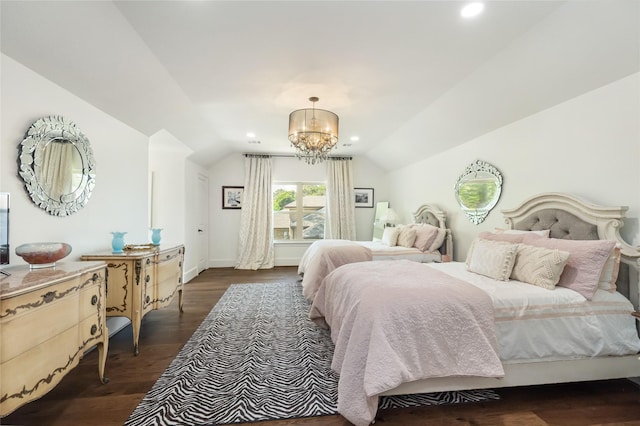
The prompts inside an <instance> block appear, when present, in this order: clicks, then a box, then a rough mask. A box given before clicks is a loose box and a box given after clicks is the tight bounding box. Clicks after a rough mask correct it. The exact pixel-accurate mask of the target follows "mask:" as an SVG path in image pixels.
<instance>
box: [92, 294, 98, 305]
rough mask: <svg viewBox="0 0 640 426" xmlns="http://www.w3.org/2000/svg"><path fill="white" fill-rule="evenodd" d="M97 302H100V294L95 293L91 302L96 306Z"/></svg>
mask: <svg viewBox="0 0 640 426" xmlns="http://www.w3.org/2000/svg"><path fill="white" fill-rule="evenodd" d="M96 303H98V296H96V295H95V294H94V295H93V296H91V304H92V305H94V306H95V305H96Z"/></svg>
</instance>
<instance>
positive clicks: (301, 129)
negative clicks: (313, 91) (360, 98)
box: [289, 96, 338, 164]
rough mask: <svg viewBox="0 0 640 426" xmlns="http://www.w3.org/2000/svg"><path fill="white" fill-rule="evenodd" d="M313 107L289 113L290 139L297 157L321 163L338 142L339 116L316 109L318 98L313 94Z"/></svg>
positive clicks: (312, 162) (310, 162) (309, 161)
mask: <svg viewBox="0 0 640 426" xmlns="http://www.w3.org/2000/svg"><path fill="white" fill-rule="evenodd" d="M309 100H310V101H311V102H312V103H313V105H312V107H311V108H305V109H299V110H296V111H293V112H292V113H291V114H289V140H290V141H291V145H292V146H293V147H294V148H295V149H296V157H298V159H302V158H304V160H305V161H306V162H307V164H316V163H321V162H322V161H324V160H326V159H327V156H328V155H329V152H330V151H331V150H332V149H333V147H334V146H336V144H337V143H338V116H337V115H336V114H334V113H332V112H331V111H326V110H324V109H316V108H315V104H316V102H318V98H317V97H315V96H312V97H310V98H309Z"/></svg>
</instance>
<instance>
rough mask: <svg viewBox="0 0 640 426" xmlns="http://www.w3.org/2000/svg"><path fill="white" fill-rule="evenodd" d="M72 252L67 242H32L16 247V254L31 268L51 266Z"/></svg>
mask: <svg viewBox="0 0 640 426" xmlns="http://www.w3.org/2000/svg"><path fill="white" fill-rule="evenodd" d="M69 253H71V246H70V245H69V244H67V243H30V244H22V245H21V246H18V247H16V254H17V255H18V256H20V257H21V258H23V259H24V261H25V262H27V263H28V264H29V266H30V268H31V269H35V268H50V267H53V266H56V262H57V261H58V260H60V259H64V258H65V257H67V256H68V255H69Z"/></svg>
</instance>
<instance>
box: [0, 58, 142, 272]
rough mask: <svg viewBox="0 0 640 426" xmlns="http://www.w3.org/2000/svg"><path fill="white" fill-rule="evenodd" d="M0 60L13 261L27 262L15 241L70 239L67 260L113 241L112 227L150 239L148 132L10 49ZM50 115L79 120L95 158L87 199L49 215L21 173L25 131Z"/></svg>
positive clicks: (3, 178)
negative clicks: (29, 66)
mask: <svg viewBox="0 0 640 426" xmlns="http://www.w3.org/2000/svg"><path fill="white" fill-rule="evenodd" d="M1 68H2V74H1V76H0V79H1V83H0V88H1V91H0V103H1V105H2V117H1V120H0V122H1V124H2V125H1V129H0V140H1V148H0V152H1V154H0V191H1V192H9V193H10V194H11V213H10V214H11V218H10V220H11V224H10V231H9V238H10V244H11V252H12V254H11V263H12V264H16V265H17V264H24V261H23V260H22V259H21V258H19V257H18V256H16V255H15V252H14V249H15V247H17V246H18V245H20V244H23V243H29V242H38V241H63V242H67V243H69V244H71V246H72V247H73V252H72V253H71V255H70V256H69V257H68V258H67V259H69V260H77V259H78V258H79V257H80V256H81V255H82V254H84V253H89V252H93V251H96V250H103V249H110V248H111V234H110V232H111V231H126V232H128V234H127V235H126V239H125V242H127V243H141V242H147V241H148V238H149V235H148V204H147V200H148V194H147V191H148V182H147V178H148V175H149V171H148V162H147V157H148V150H149V147H148V138H147V137H146V136H145V135H143V134H141V133H140V132H138V131H136V130H134V129H132V128H131V127H129V126H127V125H125V124H124V123H122V122H120V121H118V120H116V119H114V118H113V117H111V116H109V115H107V114H105V113H103V112H102V111H100V110H98V109H97V108H95V107H93V106H92V105H90V104H88V103H86V102H85V101H83V100H82V99H80V98H78V97H76V96H75V95H73V94H71V93H70V92H68V91H66V90H65V89H63V88H61V87H59V86H57V85H55V84H53V83H52V82H50V81H49V80H46V79H45V78H43V77H41V76H40V75H38V74H36V73H34V72H32V71H31V70H29V69H27V68H25V67H24V66H22V65H21V64H19V63H17V62H15V61H14V60H13V59H11V58H9V57H8V56H6V55H2V57H1ZM49 115H62V116H65V117H68V118H69V119H71V120H72V121H73V122H75V123H76V125H78V127H79V128H80V129H81V130H82V131H83V133H84V134H85V135H86V136H87V138H88V139H89V141H90V142H91V146H92V148H93V154H94V157H95V160H96V186H95V190H94V192H93V194H92V196H91V198H90V200H89V203H88V204H87V205H86V206H85V207H84V208H83V209H82V210H80V211H79V212H77V213H74V214H72V215H71V216H67V217H57V216H51V215H50V214H48V213H46V212H45V211H44V210H42V209H40V208H39V207H37V206H35V205H34V204H33V202H32V201H31V198H30V197H29V195H28V194H27V192H26V190H25V189H24V185H23V182H22V180H21V179H20V178H19V177H18V174H17V158H18V147H19V144H20V142H21V141H22V139H23V137H24V134H25V132H26V131H27V129H28V128H29V126H30V125H31V124H32V123H33V122H34V121H35V120H37V119H38V118H41V117H45V116H49Z"/></svg>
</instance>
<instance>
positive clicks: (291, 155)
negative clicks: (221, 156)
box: [242, 152, 353, 160]
mask: <svg viewBox="0 0 640 426" xmlns="http://www.w3.org/2000/svg"><path fill="white" fill-rule="evenodd" d="M242 155H244V156H245V157H282V158H298V156H297V155H295V154H260V153H248V152H246V153H244V154H242ZM327 159H328V160H353V157H351V156H346V157H343V156H335V157H334V156H331V157H327Z"/></svg>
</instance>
